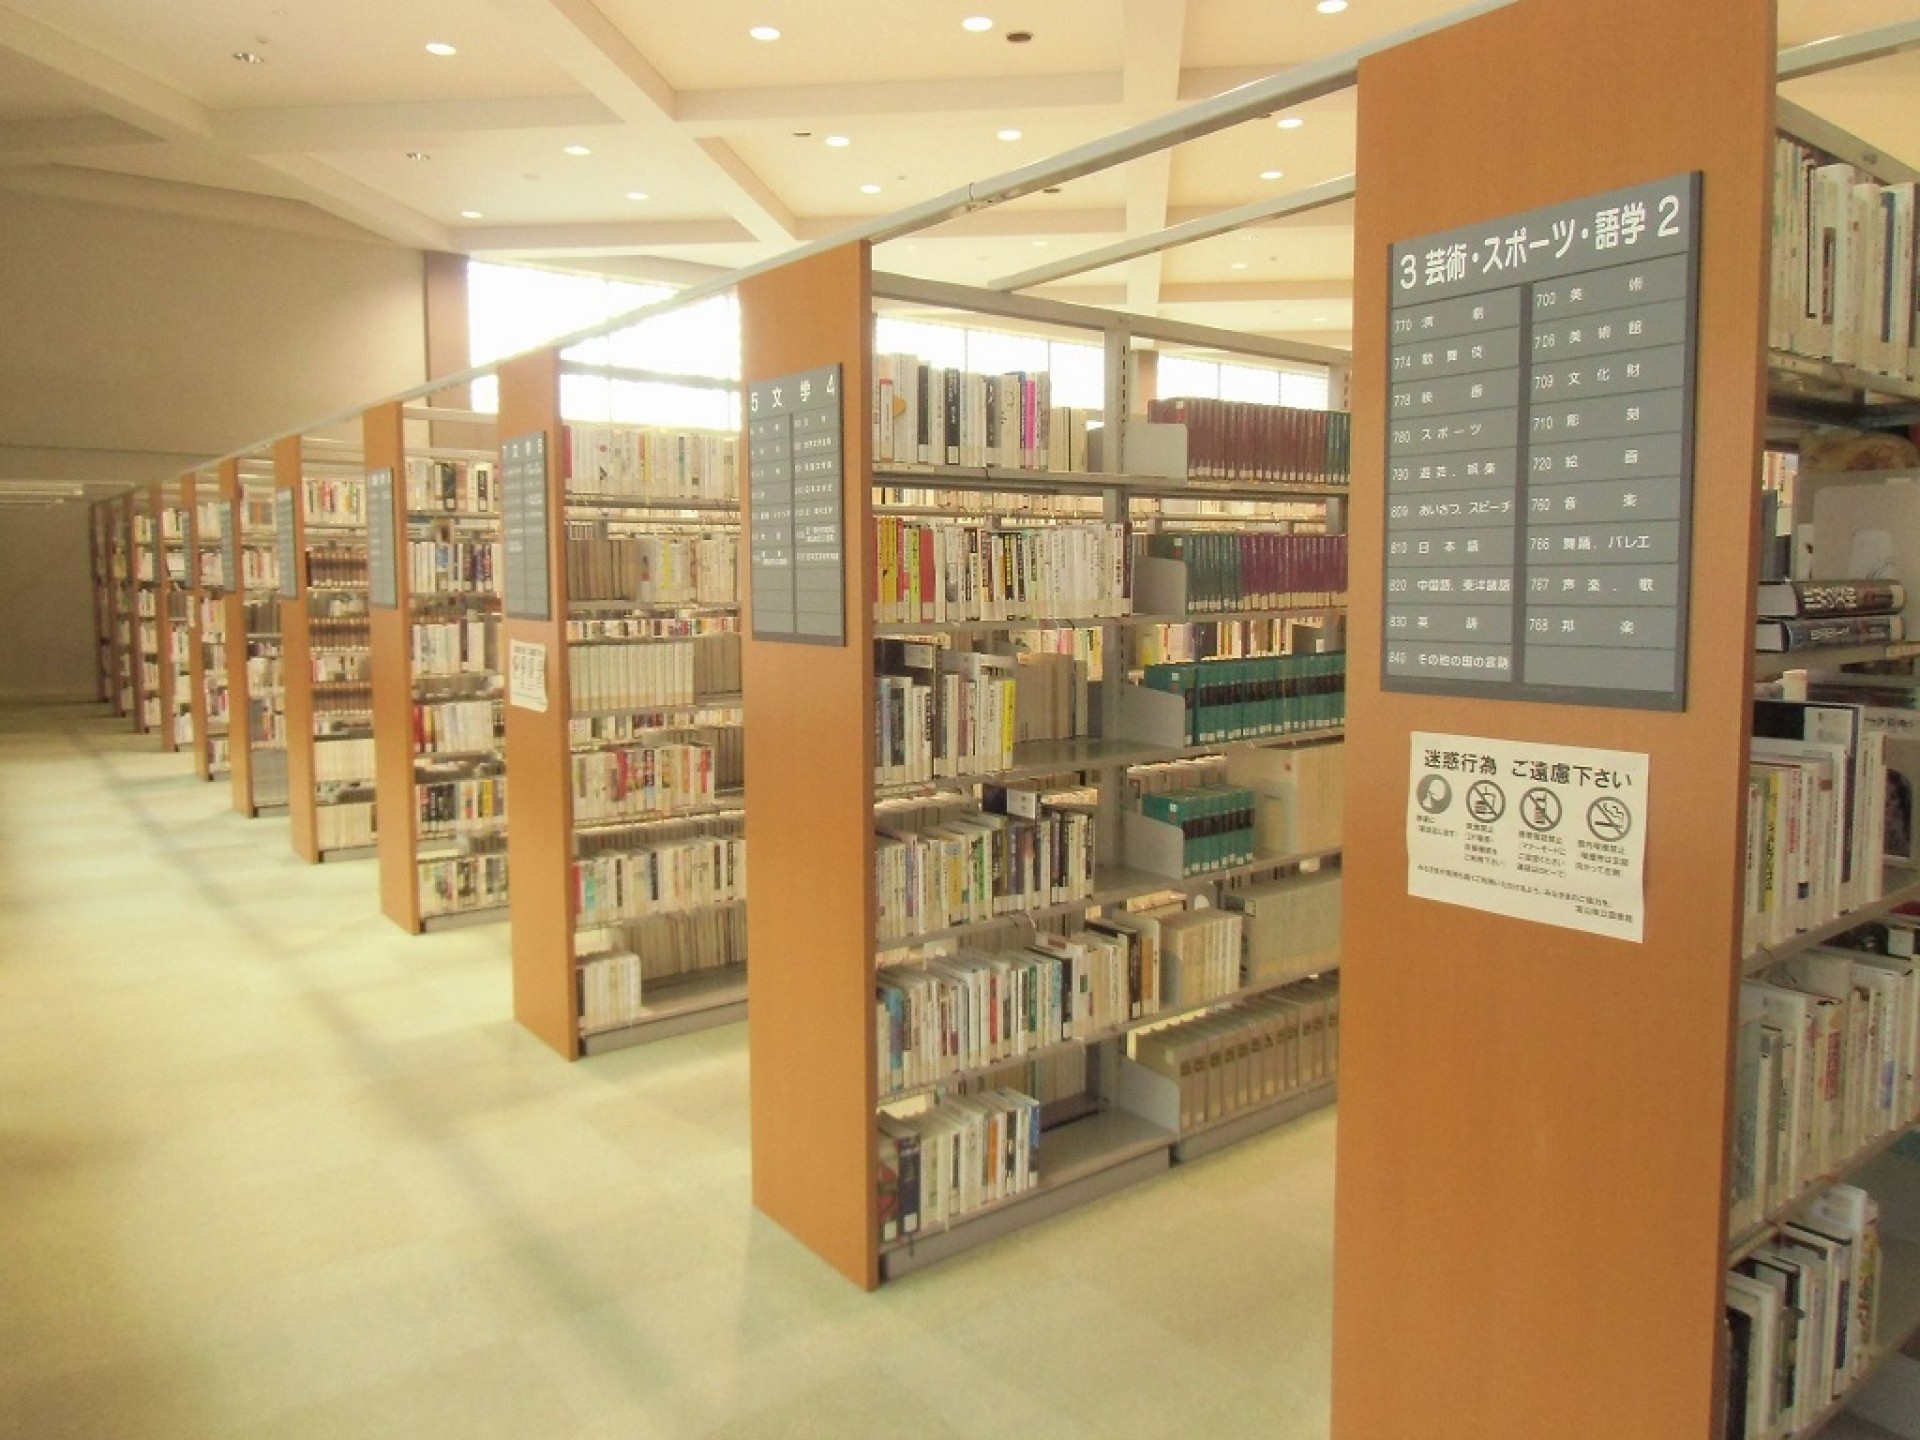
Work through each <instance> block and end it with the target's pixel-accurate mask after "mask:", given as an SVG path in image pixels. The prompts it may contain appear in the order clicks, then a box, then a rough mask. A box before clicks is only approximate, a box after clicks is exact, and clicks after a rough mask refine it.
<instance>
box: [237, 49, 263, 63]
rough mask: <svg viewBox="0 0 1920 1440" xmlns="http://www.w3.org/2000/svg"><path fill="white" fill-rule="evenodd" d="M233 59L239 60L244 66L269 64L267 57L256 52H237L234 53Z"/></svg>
mask: <svg viewBox="0 0 1920 1440" xmlns="http://www.w3.org/2000/svg"><path fill="white" fill-rule="evenodd" d="M233 58H234V59H236V60H238V61H239V62H240V63H241V64H242V65H264V64H266V63H267V57H266V56H264V55H262V54H260V53H259V52H258V51H255V50H236V51H234V52H233Z"/></svg>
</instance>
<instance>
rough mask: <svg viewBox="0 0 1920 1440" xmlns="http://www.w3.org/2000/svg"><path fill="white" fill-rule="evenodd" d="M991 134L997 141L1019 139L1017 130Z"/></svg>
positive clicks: (997, 131) (999, 131) (998, 131)
mask: <svg viewBox="0 0 1920 1440" xmlns="http://www.w3.org/2000/svg"><path fill="white" fill-rule="evenodd" d="M993 133H994V137H995V138H996V139H999V140H1018V139H1019V138H1020V132H1019V131H1018V130H1011V129H1009V130H996V131H994V132H993Z"/></svg>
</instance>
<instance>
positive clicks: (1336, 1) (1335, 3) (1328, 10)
mask: <svg viewBox="0 0 1920 1440" xmlns="http://www.w3.org/2000/svg"><path fill="white" fill-rule="evenodd" d="M1313 8H1314V9H1316V10H1318V11H1319V12H1320V13H1321V14H1322V15H1338V14H1339V13H1340V12H1341V11H1342V10H1344V9H1346V8H1347V0H1320V3H1319V4H1318V5H1316V6H1314V7H1313Z"/></svg>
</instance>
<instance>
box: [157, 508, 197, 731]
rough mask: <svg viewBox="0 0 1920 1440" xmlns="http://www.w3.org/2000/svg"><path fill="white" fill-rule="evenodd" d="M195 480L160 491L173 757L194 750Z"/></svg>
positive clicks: (167, 724) (166, 725)
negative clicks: (182, 751)
mask: <svg viewBox="0 0 1920 1440" xmlns="http://www.w3.org/2000/svg"><path fill="white" fill-rule="evenodd" d="M193 487H194V481H193V476H191V475H185V476H182V477H181V478H180V479H178V480H176V481H173V482H171V483H169V484H166V485H162V486H158V487H156V494H157V498H158V504H159V517H160V527H159V528H160V539H159V545H160V550H159V559H160V563H159V567H158V568H159V577H158V578H159V584H160V589H159V596H158V609H159V616H160V634H159V641H160V706H159V709H160V724H159V733H160V744H161V748H162V749H164V750H167V751H169V752H175V753H177V752H178V751H181V750H185V749H189V748H191V747H192V745H193V710H192V702H193V685H192V680H191V678H190V674H189V670H190V667H191V665H192V651H193V607H194V586H195V582H196V576H195V574H194V568H193V562H194V549H195V546H196V543H197V542H196V541H195V538H194V536H195V530H194V521H195V513H194V499H193V497H194V488H193Z"/></svg>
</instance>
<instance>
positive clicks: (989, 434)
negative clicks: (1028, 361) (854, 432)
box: [873, 354, 1090, 470]
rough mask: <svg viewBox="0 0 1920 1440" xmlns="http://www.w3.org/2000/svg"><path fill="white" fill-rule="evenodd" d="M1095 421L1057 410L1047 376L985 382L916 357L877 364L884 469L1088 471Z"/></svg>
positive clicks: (878, 439) (878, 437)
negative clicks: (1090, 424) (1088, 434)
mask: <svg viewBox="0 0 1920 1440" xmlns="http://www.w3.org/2000/svg"><path fill="white" fill-rule="evenodd" d="M1089 418H1090V416H1089V412H1087V411H1084V410H1068V409H1064V408H1056V407H1055V406H1054V404H1053V379H1052V377H1051V376H1050V375H1048V374H1047V372H1045V371H1044V370H1041V371H1033V372H1028V371H1009V372H1007V373H1005V374H1001V375H986V374H980V373H977V372H975V371H970V370H963V369H959V368H957V367H954V366H941V365H929V364H928V363H927V362H926V361H924V360H922V359H920V358H919V357H918V356H916V355H897V354H896V355H876V356H874V358H873V458H874V459H875V461H877V462H879V463H880V464H883V465H886V464H892V465H965V466H969V467H979V466H986V465H994V466H1001V467H1005V468H1007V469H1014V470H1085V469H1086V468H1087V461H1086V431H1087V424H1088V420H1089ZM1076 437H1077V440H1078V443H1077V444H1076V443H1075V441H1076ZM1076 459H1077V461H1078V463H1077V464H1076V463H1075V461H1076Z"/></svg>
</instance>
